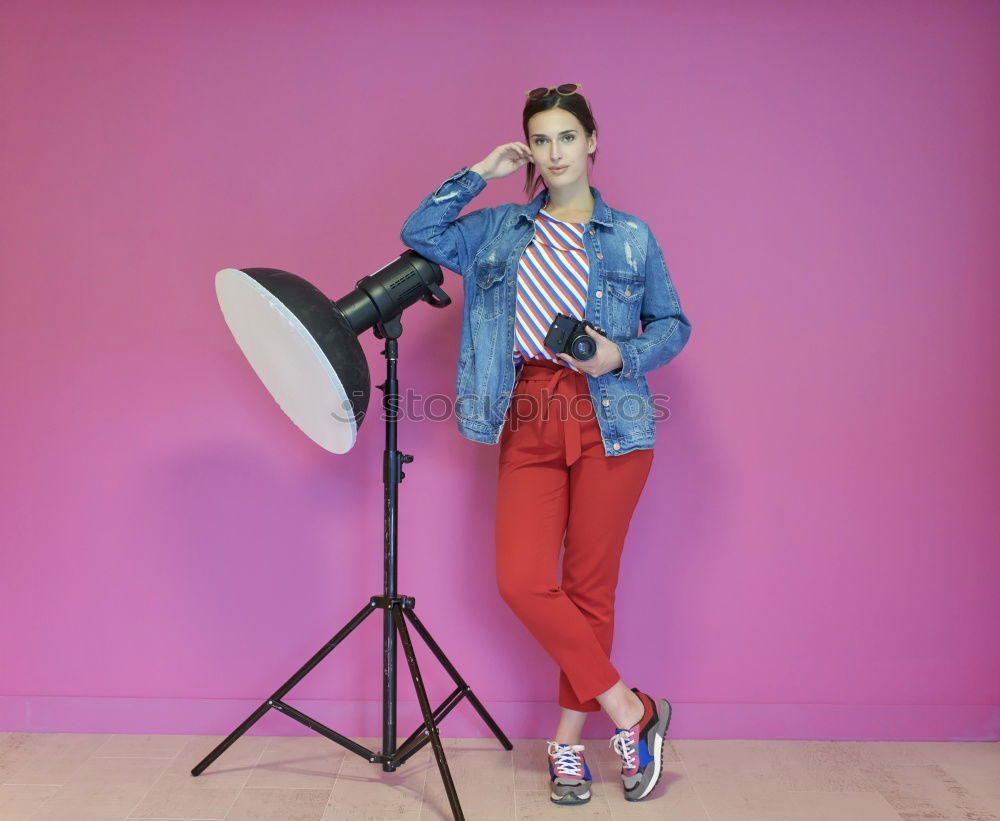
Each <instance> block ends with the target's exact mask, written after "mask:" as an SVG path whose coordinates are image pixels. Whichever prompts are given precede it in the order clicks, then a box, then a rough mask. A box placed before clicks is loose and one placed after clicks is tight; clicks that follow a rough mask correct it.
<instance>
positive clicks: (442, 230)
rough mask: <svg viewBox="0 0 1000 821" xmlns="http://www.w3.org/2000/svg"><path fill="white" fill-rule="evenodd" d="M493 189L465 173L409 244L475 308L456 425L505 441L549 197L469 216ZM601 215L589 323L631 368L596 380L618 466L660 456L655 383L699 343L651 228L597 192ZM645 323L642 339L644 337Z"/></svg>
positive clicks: (411, 223) (593, 232)
mask: <svg viewBox="0 0 1000 821" xmlns="http://www.w3.org/2000/svg"><path fill="white" fill-rule="evenodd" d="M485 187H486V180H484V179H483V178H482V177H481V176H480V175H479V174H477V173H476V172H475V171H472V170H471V169H470V168H468V167H465V168H463V169H462V170H461V171H459V172H458V173H457V174H454V175H453V176H451V177H449V178H448V179H447V180H445V181H444V182H443V183H441V185H440V186H438V187H437V189H435V190H434V191H433V192H432V193H430V194H428V195H427V196H426V197H425V198H424V199H423V200H422V201H421V203H420V205H418V206H417V208H416V210H415V211H414V212H413V213H412V214H410V216H409V217H407V218H406V221H405V222H404V223H403V228H402V230H401V232H400V238H401V239H402V241H403V243H404V244H405V245H407V246H409V247H410V248H412V249H413V250H414V251H416V252H417V253H418V254H420V255H421V256H423V257H426V258H427V259H429V260H431V261H432V262H436V263H437V264H439V265H442V266H444V267H446V268H449V269H451V270H452V271H455V272H456V273H458V274H460V275H461V276H462V278H463V285H464V288H463V290H464V295H465V305H464V312H463V315H462V337H461V343H460V349H459V355H458V376H457V382H456V402H455V415H456V419H457V421H458V430H459V432H460V433H461V434H462V435H463V436H465V437H466V438H467V439H471V440H473V441H475V442H486V443H489V444H495V443H497V442H499V441H500V434H501V432H502V430H503V426H504V419H505V415H506V412H507V408H508V406H509V404H510V401H511V396H512V394H513V391H514V385H515V382H516V381H517V375H516V373H515V368H514V359H513V352H514V314H515V308H516V299H517V271H518V265H519V262H520V259H521V253H522V252H523V251H524V249H525V248H526V247H527V246H528V244H529V243H530V242H531V240H532V237H533V236H534V231H535V223H534V220H535V216H536V215H537V214H538V211H539V210H540V209H541V207H542V204H543V202H544V199H545V191H544V190H543V191H542V192H540V193H539V194H538V196H537V197H535V199H534V200H532V201H531V202H530V203H527V204H525V205H518V204H513V203H507V204H504V205H500V206H497V207H496V208H480V209H478V210H476V211H472V212H470V213H468V214H466V215H465V216H463V217H459V216H458V215H459V213H460V212H461V211H462V209H463V208H464V207H465V206H466V205H467V204H468V203H469V202H470V201H471V200H472V198H473V197H475V196H476V194H478V193H479V192H480V191H482V190H483V189H484V188H485ZM590 190H591V193H592V194H593V196H594V213H593V216H592V217H591V219H590V222H589V223H587V224H586V226H585V230H584V234H583V242H584V248H585V249H586V251H587V259H588V260H589V264H590V277H589V280H590V281H589V286H588V292H587V306H586V315H585V317H584V318H585V319H588V320H590V322H592V323H593V324H594V325H597V326H598V327H601V328H603V329H604V330H605V331H606V332H607V336H608V338H609V339H610V340H611V341H613V342H615V343H616V344H617V345H618V348H619V349H620V350H621V354H622V360H623V362H624V364H623V365H622V367H621V368H620V369H618V370H617V371H612V372H610V373H606V374H603V375H601V376H598V377H593V376H590V375H587V383H588V385H589V387H590V398H591V401H592V402H593V406H594V409H595V412H596V414H597V421H598V424H599V425H600V429H601V438H602V440H603V442H604V452H605V454H606V455H608V456H618V455H621V454H625V453H628V452H629V451H632V450H636V449H639V448H652V447H653V445H654V443H655V440H656V427H655V418H654V414H655V413H656V412H657V409H656V408H655V407H654V404H655V403H654V401H653V399H652V397H651V395H650V390H649V385H648V384H647V382H646V374H648V373H649V372H650V371H652V370H654V369H656V368H659V367H662V366H663V365H666V364H667V363H668V362H669V361H670V360H671V359H673V358H674V357H675V356H677V354H678V353H680V350H681V348H683V347H684V345H685V344H686V343H687V341H688V337H689V336H690V335H691V323H690V322H689V321H688V319H687V317H686V316H685V315H684V313H683V312H682V311H681V304H680V301H679V299H678V297H677V291H676V290H675V289H674V286H673V284H672V283H671V281H670V274H669V272H668V270H667V265H666V262H665V261H664V259H663V252H662V251H661V250H660V246H659V245H658V244H657V242H656V239H655V238H654V236H653V234H652V232H651V231H650V230H649V226H648V225H646V223H645V222H643V221H642V220H641V219H639V218H638V217H634V216H632V215H631V214H626V213H625V212H623V211H618V210H616V209H614V208H610V207H609V206H607V205H606V204H605V203H604V200H603V199H602V197H601V193H600V191H598V190H597V189H596V188H593V187H591V189H590ZM640 322H641V325H642V333H641V334H640V333H639V326H640Z"/></svg>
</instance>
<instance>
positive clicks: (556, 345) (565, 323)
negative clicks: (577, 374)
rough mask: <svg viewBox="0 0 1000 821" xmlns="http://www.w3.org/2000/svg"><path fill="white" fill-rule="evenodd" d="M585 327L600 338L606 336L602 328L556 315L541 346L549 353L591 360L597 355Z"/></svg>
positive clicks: (595, 346) (595, 347) (585, 321)
mask: <svg viewBox="0 0 1000 821" xmlns="http://www.w3.org/2000/svg"><path fill="white" fill-rule="evenodd" d="M586 326H589V327H591V328H593V329H594V330H595V331H597V333H599V334H601V336H607V334H606V333H605V332H604V329H603V328H598V327H597V326H596V325H594V324H592V323H591V322H588V321H587V320H586V319H583V320H580V319H575V318H574V317H571V316H566V314H556V317H555V319H553V320H552V324H551V325H549V332H548V333H547V334H545V340H544V341H543V342H542V344H543V345H545V347H546V348H548V349H549V350H551V351H555V352H556V353H565V354H569V355H570V356H572V357H573V358H574V359H592V358H593V357H594V354H596V353H597V343H596V342H595V341H594V340H593V339H591V337H590V336H589V335H588V334H587V331H586Z"/></svg>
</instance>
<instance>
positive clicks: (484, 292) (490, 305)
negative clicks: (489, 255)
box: [472, 262, 507, 319]
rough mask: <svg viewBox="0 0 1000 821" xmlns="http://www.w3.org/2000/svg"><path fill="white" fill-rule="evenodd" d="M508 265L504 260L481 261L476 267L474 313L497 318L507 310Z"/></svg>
mask: <svg viewBox="0 0 1000 821" xmlns="http://www.w3.org/2000/svg"><path fill="white" fill-rule="evenodd" d="M506 270H507V266H506V264H505V263H503V262H496V263H492V262H491V263H481V264H480V265H478V266H477V267H476V288H475V291H474V293H475V295H476V304H475V305H473V306H472V311H473V313H474V314H478V315H479V317H480V318H482V319H496V318H497V317H498V316H500V315H501V314H502V313H503V312H504V311H505V310H506V307H507V306H506V297H507V288H506V284H505V283H506V277H505V273H506Z"/></svg>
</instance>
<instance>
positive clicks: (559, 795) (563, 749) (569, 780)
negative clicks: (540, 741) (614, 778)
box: [549, 741, 591, 804]
mask: <svg viewBox="0 0 1000 821" xmlns="http://www.w3.org/2000/svg"><path fill="white" fill-rule="evenodd" d="M581 753H583V745H582V744H572V745H571V744H557V743H556V742H555V741H550V742H549V779H550V780H551V782H552V793H551V795H550V796H549V797H550V798H551V799H552V801H553V802H554V803H556V804H586V803H587V802H588V801H590V784H591V778H590V767H588V766H587V762H586V761H585V760H584V757H583V755H581Z"/></svg>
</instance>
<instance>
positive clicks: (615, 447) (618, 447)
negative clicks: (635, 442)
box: [613, 442, 622, 450]
mask: <svg viewBox="0 0 1000 821" xmlns="http://www.w3.org/2000/svg"><path fill="white" fill-rule="evenodd" d="M613 447H614V449H615V450H621V449H622V446H621V445H619V444H618V443H617V442H615V443H614V445H613Z"/></svg>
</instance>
